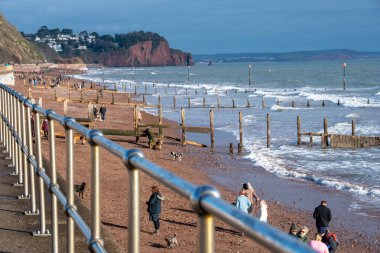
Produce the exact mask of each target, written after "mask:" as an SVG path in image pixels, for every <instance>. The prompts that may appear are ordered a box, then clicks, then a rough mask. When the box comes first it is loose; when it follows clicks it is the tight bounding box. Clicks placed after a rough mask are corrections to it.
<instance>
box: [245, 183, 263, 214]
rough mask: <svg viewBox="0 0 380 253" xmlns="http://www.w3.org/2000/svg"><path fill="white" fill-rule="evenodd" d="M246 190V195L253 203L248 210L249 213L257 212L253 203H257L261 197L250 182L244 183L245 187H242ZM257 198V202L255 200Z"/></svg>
mask: <svg viewBox="0 0 380 253" xmlns="http://www.w3.org/2000/svg"><path fill="white" fill-rule="evenodd" d="M241 190H242V191H244V193H245V195H246V196H247V197H248V199H249V202H250V203H251V204H252V205H251V208H250V210H248V212H249V213H255V210H254V206H253V203H255V204H256V205H257V203H258V201H260V198H259V197H258V196H257V194H256V192H255V190H254V189H253V187H252V185H251V183H250V182H247V183H243V188H242V189H241ZM254 200H255V202H254Z"/></svg>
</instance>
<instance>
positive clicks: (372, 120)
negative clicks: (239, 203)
mask: <svg viewBox="0 0 380 253" xmlns="http://www.w3.org/2000/svg"><path fill="white" fill-rule="evenodd" d="M346 63H347V67H346V70H345V73H344V69H343V65H342V64H343V61H334V60H331V61H305V62H252V63H220V64H218V63H216V64H212V65H211V66H209V65H208V64H202V63H201V64H196V65H194V66H191V67H189V68H188V67H186V66H177V67H135V68H93V69H89V70H88V72H87V73H85V74H81V75H77V76H75V77H77V78H82V79H88V80H92V81H94V82H99V83H102V82H103V81H104V82H105V83H106V84H107V86H109V87H114V85H116V87H117V89H119V90H127V91H129V92H132V93H134V92H135V90H136V91H137V93H138V94H142V93H145V92H146V93H147V95H146V96H145V99H146V102H147V103H150V104H157V103H158V97H160V100H161V104H162V106H163V115H164V117H165V118H168V119H171V120H174V121H177V122H178V123H180V122H181V112H180V107H184V108H186V109H185V113H186V125H191V126H209V111H210V109H213V110H214V115H215V129H216V133H217V136H218V138H216V143H215V144H216V146H217V147H228V145H229V143H234V145H236V144H237V143H238V141H239V112H241V113H242V115H243V136H244V143H243V144H244V152H243V159H244V161H245V162H248V163H249V164H252V167H260V168H262V169H263V170H264V171H266V172H267V173H270V174H273V175H276V177H279V178H281V179H283V180H292V181H294V180H296V181H299V182H300V183H302V182H304V183H308V184H314V185H318V186H319V187H324V188H326V189H332V190H336V191H339V192H344V193H345V194H346V195H347V194H348V195H349V196H351V197H352V199H353V200H352V201H351V204H350V206H349V207H348V208H349V209H350V210H351V211H353V212H357V213H361V214H363V213H364V215H370V214H369V213H367V214H365V212H364V211H363V210H366V209H367V208H368V207H371V209H373V208H378V206H379V205H380V147H370V148H358V149H353V148H321V138H320V137H314V143H313V146H310V145H309V137H308V136H304V137H303V138H302V142H303V144H302V145H300V146H299V145H297V116H300V117H301V130H302V132H323V121H324V118H326V119H327V121H328V132H329V133H332V134H351V133H352V126H351V123H352V120H354V121H355V123H356V129H355V130H356V131H355V134H356V135H361V136H380V59H361V60H347V61H346ZM249 64H250V65H251V70H249ZM249 73H251V81H249ZM344 74H345V79H346V85H345V86H346V88H345V90H343V75H344ZM135 86H136V88H135ZM173 96H175V97H176V108H174V107H173ZM188 98H190V104H191V106H190V107H191V108H190V109H188V108H187V107H188ZM137 99H139V100H142V99H143V98H142V96H139V97H138V98H137ZM203 99H205V103H206V108H203ZM218 100H219V101H220V106H221V107H222V108H218ZM233 101H234V102H233ZM263 101H264V104H265V107H264V108H263ZM307 101H309V107H308V106H307ZM338 101H339V104H338ZM233 103H234V104H235V107H236V108H232V105H233ZM247 103H249V104H250V107H249V108H247ZM322 104H324V106H323V105H322ZM147 112H148V113H152V114H157V109H147ZM267 114H270V128H271V140H270V147H269V148H268V147H267V135H266V130H267ZM187 138H188V139H190V140H194V141H197V142H202V143H204V144H206V145H210V143H209V142H210V139H209V135H207V134H188V135H187ZM235 147H236V146H235ZM235 183H236V184H239V183H240V182H235ZM379 220H380V217H379Z"/></svg>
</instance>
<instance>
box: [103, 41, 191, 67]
mask: <svg viewBox="0 0 380 253" xmlns="http://www.w3.org/2000/svg"><path fill="white" fill-rule="evenodd" d="M188 57H190V59H189V62H190V64H193V62H192V59H191V56H190V55H189V56H188V53H185V52H182V51H179V50H175V49H171V48H169V44H168V42H167V41H161V42H160V44H159V45H158V46H157V47H156V48H153V45H152V41H143V42H139V43H137V44H136V45H134V46H132V47H130V48H129V49H127V50H123V51H122V50H120V51H115V52H102V53H100V54H99V55H98V56H97V61H98V62H99V63H101V64H103V65H105V66H109V67H123V66H179V65H186V64H187V58H188Z"/></svg>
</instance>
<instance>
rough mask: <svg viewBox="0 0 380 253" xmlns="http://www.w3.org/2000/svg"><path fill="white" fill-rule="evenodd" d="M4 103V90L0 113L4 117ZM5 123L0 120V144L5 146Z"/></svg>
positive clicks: (0, 97) (0, 94)
mask: <svg viewBox="0 0 380 253" xmlns="http://www.w3.org/2000/svg"><path fill="white" fill-rule="evenodd" d="M3 101H4V96H3V89H0V113H1V114H2V115H3V114H4V107H3ZM3 116H4V115H3ZM3 122H4V120H3V119H2V118H1V119H0V142H1V143H2V144H3V145H4V133H3V129H4V125H3Z"/></svg>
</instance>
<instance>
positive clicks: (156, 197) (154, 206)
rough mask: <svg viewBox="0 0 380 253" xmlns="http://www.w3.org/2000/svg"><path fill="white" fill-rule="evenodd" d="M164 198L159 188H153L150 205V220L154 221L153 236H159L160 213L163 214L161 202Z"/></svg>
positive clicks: (148, 203)
mask: <svg viewBox="0 0 380 253" xmlns="http://www.w3.org/2000/svg"><path fill="white" fill-rule="evenodd" d="M162 200H164V197H162V195H161V194H160V191H159V190H158V187H157V186H153V187H152V195H150V198H149V201H148V202H146V204H147V205H148V212H149V220H151V221H153V225H154V232H153V234H159V231H160V213H161V201H162Z"/></svg>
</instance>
